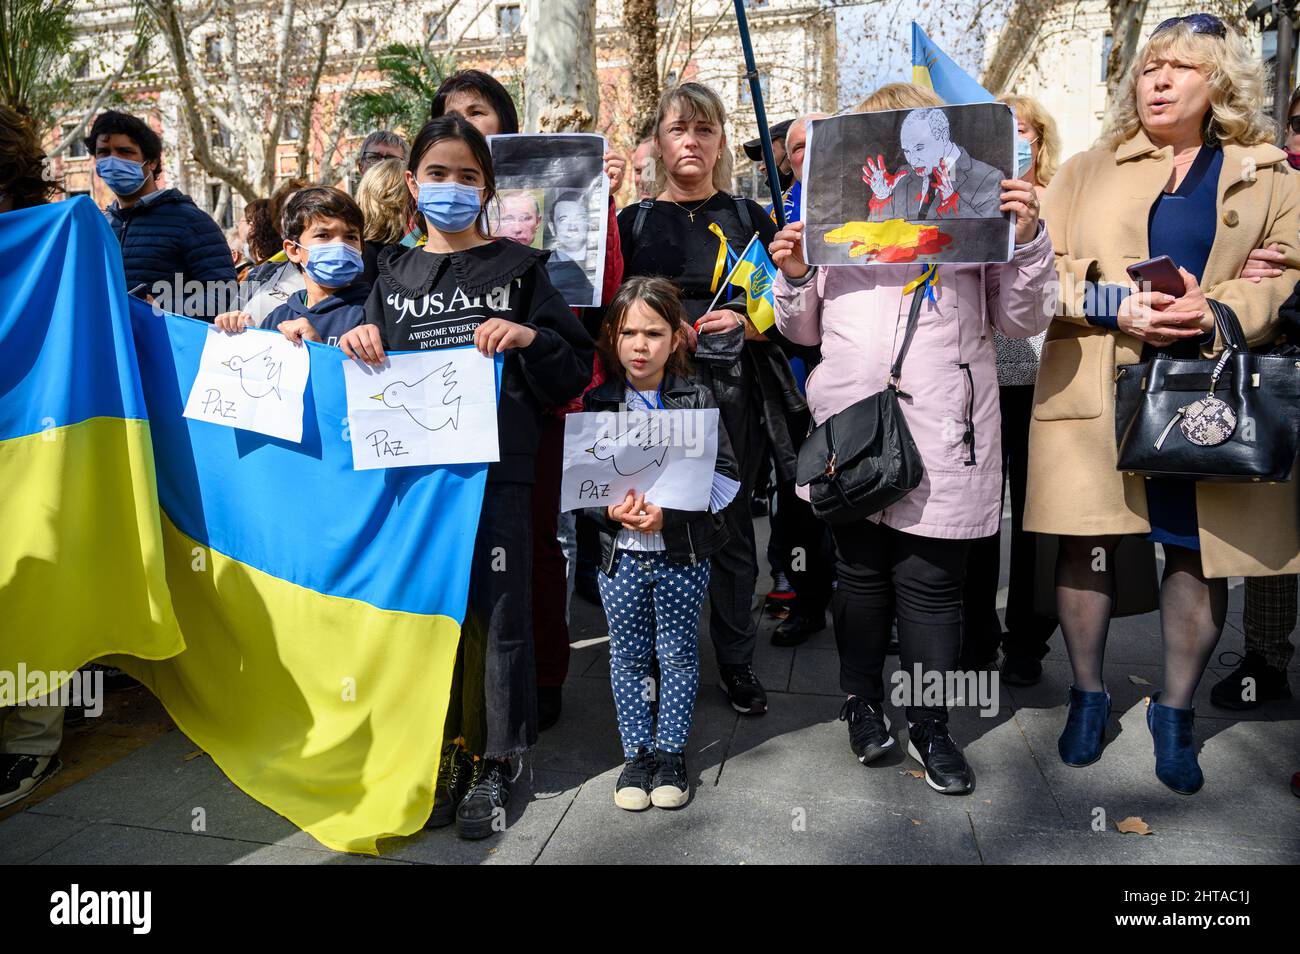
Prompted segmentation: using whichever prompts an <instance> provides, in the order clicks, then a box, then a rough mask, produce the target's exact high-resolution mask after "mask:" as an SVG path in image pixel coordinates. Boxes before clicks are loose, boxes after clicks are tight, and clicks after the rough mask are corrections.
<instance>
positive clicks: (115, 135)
mask: <svg viewBox="0 0 1300 954" xmlns="http://www.w3.org/2000/svg"><path fill="white" fill-rule="evenodd" d="M85 145H86V149H87V151H89V152H90V153H91V154H92V155H94V157H95V172H96V174H97V175H98V176H99V178H100V180H101V181H102V182H103V183H104V185H105V186H107V187H108V188H109V190H110V191H112V193H113V195H114V196H115V198H114V200H113V202H112V203H111V204H110V205H109V206H108V208H107V209H105V210H104V214H105V215H106V216H107V217H108V222H109V225H110V226H112V228H113V234H114V235H115V236H116V237H117V240H118V243H119V244H120V245H121V246H122V265H123V268H124V271H125V272H126V287H127V289H128V290H134V289H136V288H139V287H140V286H142V285H143V286H144V288H143V293H145V294H148V295H149V296H150V297H152V298H153V299H154V300H155V301H156V302H157V304H158V305H159V307H163V308H166V309H168V310H170V311H174V312H177V313H180V314H187V315H189V316H190V317H193V318H208V317H209V316H210V315H211V314H213V313H215V312H216V311H218V310H219V303H220V302H221V301H222V300H223V297H222V296H223V294H225V293H230V292H232V291H233V290H234V288H235V287H236V286H235V269H234V265H233V264H232V263H231V260H230V248H229V246H228V245H227V244H226V238H225V236H224V235H222V234H221V229H220V228H218V227H217V223H216V222H214V221H212V217H211V216H210V215H208V214H207V213H206V212H204V211H203V210H202V209H200V208H199V207H198V206H197V205H195V204H194V200H193V199H191V198H190V197H189V196H187V195H185V194H184V193H183V192H181V191H180V190H178V189H162V188H159V185H158V175H159V173H160V172H161V170H162V140H161V139H159V138H158V134H157V133H156V132H154V131H153V130H152V129H150V128H149V125H148V124H147V123H145V122H144V121H143V120H141V119H139V118H137V117H135V116H130V115H127V114H126V113H120V112H117V111H115V110H109V111H107V112H103V113H100V114H99V116H98V117H97V118H96V119H95V122H94V124H93V125H92V126H91V127H90V133H89V135H87V136H86V139H85ZM195 282H197V283H201V288H202V293H200V294H195V287H194V285H192V284H191V283H195ZM187 285H189V287H188V288H187V287H186V286H187Z"/></svg>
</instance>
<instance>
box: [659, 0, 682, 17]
mask: <svg viewBox="0 0 1300 954" xmlns="http://www.w3.org/2000/svg"><path fill="white" fill-rule="evenodd" d="M656 7H657V12H658V14H659V19H660V20H667V19H668V18H669V17H671V16H672V15H673V11H674V10H675V9H676V8H677V4H676V3H675V2H674V0H659V2H658V4H657V5H656Z"/></svg>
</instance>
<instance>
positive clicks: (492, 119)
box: [429, 70, 519, 136]
mask: <svg viewBox="0 0 1300 954" xmlns="http://www.w3.org/2000/svg"><path fill="white" fill-rule="evenodd" d="M445 113H460V114H461V115H462V116H464V117H465V118H466V119H468V120H469V121H470V122H471V123H473V124H474V127H475V128H476V129H478V131H479V132H481V133H482V134H483V135H484V136H494V135H496V134H498V133H507V134H508V133H517V132H519V113H518V111H516V109H515V101H514V100H513V99H511V98H510V93H509V91H508V90H507V89H506V88H505V87H504V86H502V85H501V83H500V82H499V81H497V80H496V79H495V78H493V77H492V76H489V75H488V74H487V73H484V72H483V71H482V70H457V71H456V72H455V73H452V74H451V75H450V76H448V77H447V78H446V79H445V80H443V81H442V85H441V86H439V87H438V91H437V92H436V93H434V94H433V105H432V107H431V108H430V109H429V118H430V119H437V118H438V117H439V116H442V115H443V114H445Z"/></svg>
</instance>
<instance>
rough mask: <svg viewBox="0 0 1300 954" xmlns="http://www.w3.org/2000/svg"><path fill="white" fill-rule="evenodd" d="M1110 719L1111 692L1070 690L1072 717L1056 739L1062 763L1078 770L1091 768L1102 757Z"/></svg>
mask: <svg viewBox="0 0 1300 954" xmlns="http://www.w3.org/2000/svg"><path fill="white" fill-rule="evenodd" d="M1109 718H1110V693H1109V692H1107V691H1106V690H1105V689H1103V690H1102V691H1101V692H1081V691H1080V690H1078V689H1076V688H1074V686H1071V687H1070V714H1069V715H1068V716H1067V717H1066V720H1065V729H1064V731H1062V732H1061V737H1060V738H1059V739H1057V740H1056V749H1057V751H1058V752H1060V753H1061V761H1062V762H1064V763H1065V764H1066V765H1073V766H1075V767H1076V768H1078V767H1081V766H1084V765H1091V764H1092V763H1093V762H1095V761H1097V759H1099V758H1101V744H1102V741H1103V740H1104V739H1105V736H1106V720H1107V719H1109Z"/></svg>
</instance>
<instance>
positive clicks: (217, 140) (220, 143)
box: [208, 123, 230, 149]
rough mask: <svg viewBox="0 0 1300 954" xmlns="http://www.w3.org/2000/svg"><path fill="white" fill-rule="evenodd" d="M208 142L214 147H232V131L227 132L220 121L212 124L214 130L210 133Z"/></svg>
mask: <svg viewBox="0 0 1300 954" xmlns="http://www.w3.org/2000/svg"><path fill="white" fill-rule="evenodd" d="M208 142H209V143H211V144H212V148H214V149H229V148H230V133H229V132H227V131H226V130H225V129H224V128H222V126H221V125H220V124H219V123H213V124H212V130H211V132H210V133H209V134H208Z"/></svg>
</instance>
